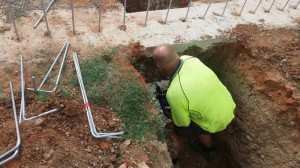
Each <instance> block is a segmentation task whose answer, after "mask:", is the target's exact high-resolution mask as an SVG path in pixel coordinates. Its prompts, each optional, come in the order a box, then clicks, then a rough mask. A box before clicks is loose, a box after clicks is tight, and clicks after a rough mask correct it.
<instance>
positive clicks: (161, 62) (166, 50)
mask: <svg viewBox="0 0 300 168" xmlns="http://www.w3.org/2000/svg"><path fill="white" fill-rule="evenodd" d="M153 59H154V61H155V63H156V64H157V65H158V66H159V68H162V69H163V70H161V71H164V72H163V73H165V74H167V75H169V73H170V74H171V73H172V72H173V70H175V69H176V67H177V65H178V63H179V61H180V59H179V56H178V54H177V52H176V51H175V50H174V49H173V47H172V46H171V45H170V44H162V45H160V46H158V47H156V48H155V49H154V51H153Z"/></svg>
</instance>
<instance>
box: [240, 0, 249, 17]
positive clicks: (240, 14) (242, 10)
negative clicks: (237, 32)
mask: <svg viewBox="0 0 300 168" xmlns="http://www.w3.org/2000/svg"><path fill="white" fill-rule="evenodd" d="M246 3H247V0H245V2H244V4H243V6H242V9H241V11H240V13H239V16H241V15H242V12H243V10H244V8H245V5H246Z"/></svg>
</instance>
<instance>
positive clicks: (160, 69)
mask: <svg viewBox="0 0 300 168" xmlns="http://www.w3.org/2000/svg"><path fill="white" fill-rule="evenodd" d="M156 66H157V68H158V69H159V71H160V72H162V67H161V66H160V65H159V64H157V63H156Z"/></svg>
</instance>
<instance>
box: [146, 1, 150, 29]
mask: <svg viewBox="0 0 300 168" xmlns="http://www.w3.org/2000/svg"><path fill="white" fill-rule="evenodd" d="M149 8H150V0H148V5H147V12H146V20H145V27H147V20H148V13H149Z"/></svg>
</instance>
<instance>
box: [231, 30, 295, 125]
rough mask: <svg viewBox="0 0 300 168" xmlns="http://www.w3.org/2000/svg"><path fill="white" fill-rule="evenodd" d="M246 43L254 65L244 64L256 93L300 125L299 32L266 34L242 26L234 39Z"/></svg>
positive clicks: (292, 123) (268, 31)
mask: <svg viewBox="0 0 300 168" xmlns="http://www.w3.org/2000/svg"><path fill="white" fill-rule="evenodd" d="M231 38H236V39H238V40H240V41H243V43H244V46H245V47H246V48H248V49H249V50H250V51H251V53H250V56H251V59H252V61H251V62H241V64H242V65H240V67H241V68H245V69H244V71H246V72H248V73H247V74H248V75H247V76H246V77H247V79H248V80H249V81H250V83H251V84H253V85H254V86H255V89H256V90H257V91H259V92H261V93H263V94H264V95H266V96H267V97H268V98H270V99H272V100H273V101H274V107H273V108H274V109H275V110H274V113H276V114H278V115H280V116H281V117H283V118H284V119H285V121H287V122H290V124H291V125H298V126H299V124H300V122H299V121H300V91H299V90H300V86H299V83H300V40H299V30H293V29H291V30H287V29H283V28H278V29H274V30H263V29H261V28H259V27H258V26H255V25H239V26H237V27H236V28H235V30H234V31H233V36H232V37H231Z"/></svg>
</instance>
